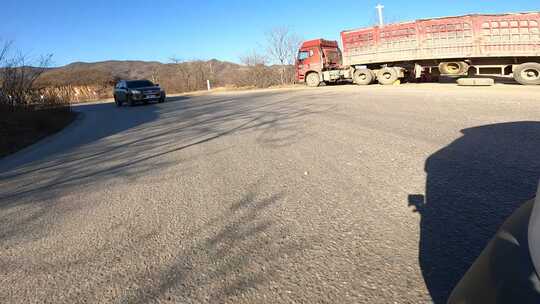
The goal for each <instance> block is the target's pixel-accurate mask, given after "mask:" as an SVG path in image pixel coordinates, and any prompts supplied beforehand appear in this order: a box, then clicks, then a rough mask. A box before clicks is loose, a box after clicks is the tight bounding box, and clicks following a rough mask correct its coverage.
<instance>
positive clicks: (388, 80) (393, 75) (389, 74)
mask: <svg viewBox="0 0 540 304" xmlns="http://www.w3.org/2000/svg"><path fill="white" fill-rule="evenodd" d="M398 79H399V76H398V73H397V71H396V69H394V68H388V67H386V68H382V69H380V70H379V73H377V81H378V82H379V83H380V84H382V85H389V84H394V82H396V80H398Z"/></svg>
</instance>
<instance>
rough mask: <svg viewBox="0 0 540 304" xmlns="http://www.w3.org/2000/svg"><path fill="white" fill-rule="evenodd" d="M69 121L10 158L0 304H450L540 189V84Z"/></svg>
mask: <svg viewBox="0 0 540 304" xmlns="http://www.w3.org/2000/svg"><path fill="white" fill-rule="evenodd" d="M76 110H77V111H79V112H81V115H80V116H79V117H78V119H77V120H76V121H75V122H74V123H73V124H72V125H71V126H69V127H68V128H67V129H65V130H64V131H62V132H61V133H59V134H57V135H54V136H52V137H50V138H47V139H45V140H44V141H42V142H40V143H38V144H36V145H34V146H32V147H30V148H28V149H26V150H23V151H21V152H20V153H17V154H15V155H11V156H9V157H7V158H4V159H2V160H0V282H1V286H2V288H1V289H0V302H1V303H83V302H84V303H430V302H435V303H445V299H446V297H447V296H448V293H449V292H450V290H451V289H452V287H453V286H454V285H455V284H456V283H457V281H458V280H459V278H460V276H461V275H462V274H463V273H464V272H465V271H466V270H467V267H468V266H469V265H470V264H471V263H472V261H473V260H474V259H475V257H476V256H477V255H478V254H479V253H480V251H481V250H482V248H483V247H484V245H485V244H486V243H487V242H488V240H489V238H490V237H491V236H492V235H493V233H494V232H495V231H496V229H497V227H498V226H499V225H500V224H501V223H502V221H503V220H504V219H505V218H506V217H507V216H508V215H510V214H511V213H512V211H514V210H515V209H516V208H517V207H518V206H520V204H521V203H523V202H525V201H526V200H527V199H529V198H531V197H533V196H534V191H535V187H536V185H537V182H538V179H539V177H540V123H539V122H538V121H539V120H540V87H522V86H514V85H497V86H495V87H488V88H468V87H457V86H454V85H446V84H424V85H402V86H390V87H388V86H385V87H383V86H376V85H375V86H369V87H357V86H330V87H321V88H315V89H283V90H267V91H254V92H232V93H216V94H210V95H202V96H192V97H174V98H170V100H169V101H168V102H167V103H164V104H153V105H148V106H136V107H132V108H129V107H123V108H116V107H115V106H114V105H113V104H112V103H97V104H90V105H80V106H77V107H76Z"/></svg>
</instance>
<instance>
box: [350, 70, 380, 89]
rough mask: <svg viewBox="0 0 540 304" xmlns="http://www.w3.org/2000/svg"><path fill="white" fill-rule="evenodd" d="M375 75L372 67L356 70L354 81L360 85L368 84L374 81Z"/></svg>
mask: <svg viewBox="0 0 540 304" xmlns="http://www.w3.org/2000/svg"><path fill="white" fill-rule="evenodd" d="M374 78H375V75H374V74H373V71H371V70H370V69H358V70H356V71H354V74H353V81H354V83H356V84H358V85H368V84H371V83H372V82H373V79H374Z"/></svg>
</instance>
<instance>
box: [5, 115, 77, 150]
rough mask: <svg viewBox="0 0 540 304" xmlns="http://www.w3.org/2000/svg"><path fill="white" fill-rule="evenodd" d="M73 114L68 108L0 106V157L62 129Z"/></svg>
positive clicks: (70, 120)
mask: <svg viewBox="0 0 540 304" xmlns="http://www.w3.org/2000/svg"><path fill="white" fill-rule="evenodd" d="M75 116H76V113H75V112H72V111H71V110H70V108H50V109H41V110H29V109H22V108H21V109H13V108H8V107H1V106H0V157H4V156H6V155H8V154H11V153H14V152H17V151H19V150H21V149H23V148H25V147H27V146H29V145H31V144H33V143H35V142H37V141H39V140H40V139H43V138H44V137H46V136H48V135H51V134H54V133H56V132H58V131H60V130H62V129H63V128H64V127H65V126H67V125H68V124H69V123H71V122H72V121H73V120H74V118H75Z"/></svg>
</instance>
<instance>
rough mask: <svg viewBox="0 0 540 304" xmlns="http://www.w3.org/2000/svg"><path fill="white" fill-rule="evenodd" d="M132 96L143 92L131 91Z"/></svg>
mask: <svg viewBox="0 0 540 304" xmlns="http://www.w3.org/2000/svg"><path fill="white" fill-rule="evenodd" d="M131 94H141V91H138V90H131Z"/></svg>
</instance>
